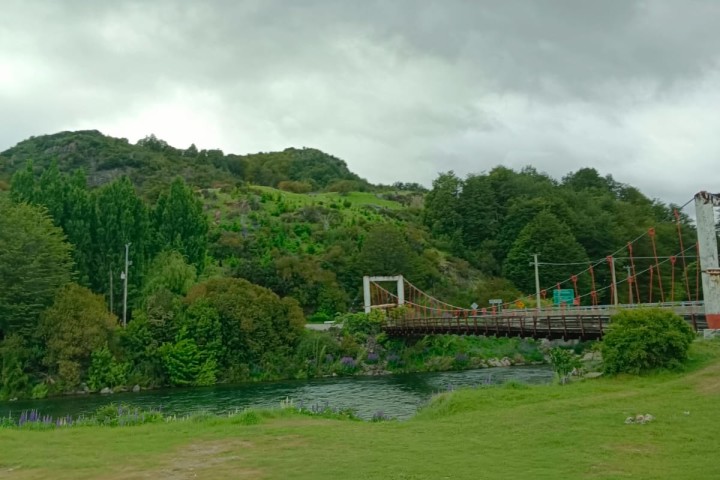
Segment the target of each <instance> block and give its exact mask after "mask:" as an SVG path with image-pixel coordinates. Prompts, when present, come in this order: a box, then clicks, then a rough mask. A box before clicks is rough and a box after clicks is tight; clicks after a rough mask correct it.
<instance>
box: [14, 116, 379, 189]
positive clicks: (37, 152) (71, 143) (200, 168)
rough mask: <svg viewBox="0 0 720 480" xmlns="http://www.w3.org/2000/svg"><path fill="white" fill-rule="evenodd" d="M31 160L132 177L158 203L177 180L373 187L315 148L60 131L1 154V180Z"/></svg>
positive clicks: (105, 178) (96, 176)
mask: <svg viewBox="0 0 720 480" xmlns="http://www.w3.org/2000/svg"><path fill="white" fill-rule="evenodd" d="M28 160H32V161H33V163H34V166H35V168H37V169H38V170H40V169H43V168H47V167H49V166H50V163H51V162H52V161H56V162H57V163H58V167H59V168H60V170H61V171H63V172H72V171H74V170H76V169H83V170H85V174H86V176H87V179H88V184H89V185H90V186H92V187H95V186H99V185H102V184H105V183H108V182H110V181H112V180H114V179H116V178H119V177H121V176H123V175H126V176H128V177H129V178H130V179H131V180H132V182H133V183H134V184H135V185H136V187H137V188H138V189H140V190H141V191H142V192H143V194H144V196H146V197H149V198H154V197H155V196H157V194H158V193H159V191H160V190H161V189H162V188H164V187H166V186H167V185H168V184H169V182H170V181H171V180H172V178H173V177H174V176H181V177H183V178H184V179H186V180H187V181H188V183H190V184H191V185H193V186H196V187H213V186H219V185H233V184H235V183H237V182H248V183H253V184H257V185H266V186H270V187H277V186H278V185H279V184H280V183H281V182H298V183H299V185H295V187H296V188H301V189H303V188H304V189H306V191H310V190H318V189H330V190H333V189H345V190H347V189H350V190H364V189H366V188H367V186H368V183H367V182H366V181H365V180H363V179H361V178H360V177H358V176H357V175H355V174H354V173H352V172H350V171H349V170H348V168H347V165H346V164H345V162H343V161H342V160H340V159H338V158H335V157H333V156H331V155H328V154H326V153H323V152H321V151H319V150H316V149H312V148H302V149H296V148H288V149H286V150H283V151H282V152H270V153H256V154H251V155H233V154H227V155H226V154H224V153H223V152H222V150H198V149H197V148H196V147H195V145H190V147H188V148H186V149H178V148H173V147H171V146H170V145H168V144H167V143H166V142H164V141H163V140H160V139H158V138H156V137H155V136H154V135H150V136H148V137H146V138H144V139H142V140H140V141H138V142H137V143H136V144H134V145H133V144H131V143H129V142H128V141H127V139H124V138H113V137H108V136H105V135H103V134H101V133H100V132H98V131H97V130H86V131H78V132H61V133H56V134H54V135H43V136H40V137H32V138H30V139H28V140H25V141H23V142H20V143H18V144H17V145H16V146H15V147H13V148H10V149H9V150H6V151H5V152H2V153H0V180H3V179H4V180H5V181H9V179H10V177H11V175H12V174H13V173H14V172H15V171H17V170H19V169H21V168H24V167H25V165H26V163H27V161H28Z"/></svg>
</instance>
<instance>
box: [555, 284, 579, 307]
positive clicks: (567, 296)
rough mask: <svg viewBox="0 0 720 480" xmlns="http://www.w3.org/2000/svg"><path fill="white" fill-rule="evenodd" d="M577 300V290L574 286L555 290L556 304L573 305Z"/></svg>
mask: <svg viewBox="0 0 720 480" xmlns="http://www.w3.org/2000/svg"><path fill="white" fill-rule="evenodd" d="M573 300H575V290H573V289H572V288H563V289H560V290H553V303H554V304H555V305H562V304H563V303H564V304H565V305H572V304H573Z"/></svg>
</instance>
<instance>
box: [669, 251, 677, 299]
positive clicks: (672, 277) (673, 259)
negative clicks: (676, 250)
mask: <svg viewBox="0 0 720 480" xmlns="http://www.w3.org/2000/svg"><path fill="white" fill-rule="evenodd" d="M676 261H677V258H676V257H674V256H672V257H670V264H671V265H672V272H671V273H670V301H671V302H674V301H675V262H676Z"/></svg>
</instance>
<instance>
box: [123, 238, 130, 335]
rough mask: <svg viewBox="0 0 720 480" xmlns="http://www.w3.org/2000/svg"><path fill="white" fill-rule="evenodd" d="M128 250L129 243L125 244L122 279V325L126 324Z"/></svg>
mask: <svg viewBox="0 0 720 480" xmlns="http://www.w3.org/2000/svg"><path fill="white" fill-rule="evenodd" d="M129 250H130V244H129V243H126V244H125V271H124V272H123V276H122V277H123V280H124V281H125V285H124V286H123V327H126V326H127V284H128V266H130V262H129V261H128V253H129Z"/></svg>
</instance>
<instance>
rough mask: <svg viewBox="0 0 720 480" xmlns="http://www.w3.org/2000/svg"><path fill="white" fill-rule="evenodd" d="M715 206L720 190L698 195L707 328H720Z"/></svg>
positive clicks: (719, 276) (698, 222) (719, 201)
mask: <svg viewBox="0 0 720 480" xmlns="http://www.w3.org/2000/svg"><path fill="white" fill-rule="evenodd" d="M714 207H720V194H713V193H708V192H699V193H697V194H696V195H695V216H696V221H697V235H698V255H699V257H700V258H699V260H700V271H701V274H702V288H703V300H704V304H705V318H706V319H707V324H708V329H710V330H720V265H718V241H717V232H716V231H715V208H714Z"/></svg>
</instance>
